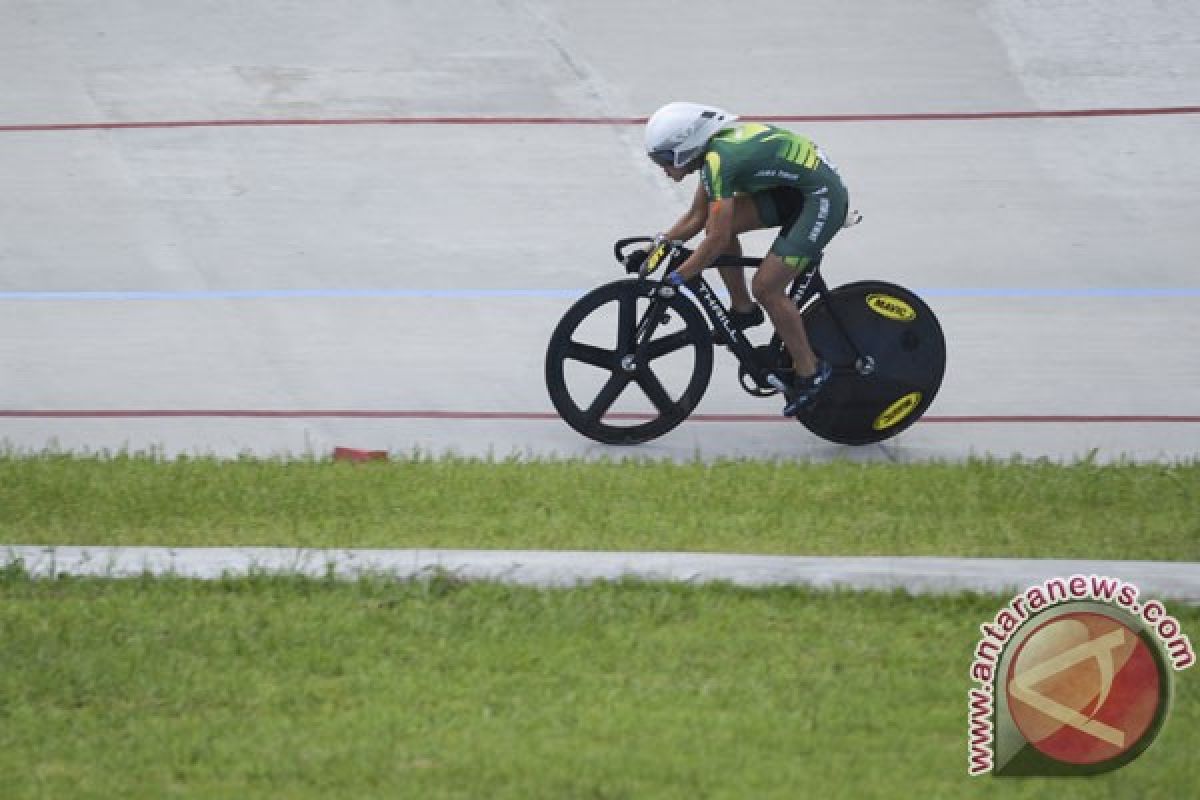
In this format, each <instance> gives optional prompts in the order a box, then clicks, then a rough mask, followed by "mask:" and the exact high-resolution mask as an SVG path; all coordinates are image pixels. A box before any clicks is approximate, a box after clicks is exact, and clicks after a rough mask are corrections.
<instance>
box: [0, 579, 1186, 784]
mask: <svg viewBox="0 0 1200 800" xmlns="http://www.w3.org/2000/svg"><path fill="white" fill-rule="evenodd" d="M1005 599H1006V598H1000V597H995V598H992V597H977V596H960V597H951V598H946V597H943V598H937V599H934V598H912V597H908V596H905V595H901V594H876V593H867V594H848V593H817V592H810V591H803V590H784V589H775V590H758V591H749V590H737V589H732V588H729V587H722V586H716V587H705V588H698V587H679V586H662V585H644V584H623V585H596V586H591V587H588V588H582V589H575V590H568V591H535V590H528V589H517V588H505V587H501V586H496V585H488V584H472V585H462V584H457V583H454V582H451V581H448V580H444V579H438V580H434V581H431V582H427V583H415V584H397V583H390V582H385V581H375V580H368V581H360V582H355V583H336V582H329V581H313V580H302V579H283V578H270V579H269V578H249V579H239V580H226V581H219V582H211V583H202V582H187V581H182V580H169V579H161V580H159V579H144V580H133V581H99V580H67V579H64V580H57V581H41V582H38V581H30V580H28V579H27V578H26V577H24V576H23V575H22V574H21V573H20V572H19V571H17V570H11V569H10V570H9V571H8V572H7V573H6V574H2V573H0V641H2V642H3V648H2V649H0V776H2V778H0V780H2V782H3V785H4V790H3V795H4V797H5V798H7V799H8V800H21V799H23V798H41V797H45V798H62V797H70V798H73V799H75V800H78V799H80V798H112V797H120V798H125V799H127V800H133V799H135V798H163V797H197V798H214V797H217V798H226V797H227V798H259V797H263V798H266V797H272V798H274V797H287V798H298V799H301V800H302V799H303V798H328V797H347V798H374V797H381V798H382V797H386V798H401V797H403V798H409V797H412V798H484V797H486V798H521V799H522V800H526V799H528V798H687V799H688V800H694V799H696V798H776V797H778V798H789V800H790V799H791V798H796V797H832V798H843V797H844V798H873V797H881V798H896V797H903V798H910V797H911V798H971V797H988V798H990V797H1004V798H1007V797H1025V798H1035V797H1048V796H1054V797H1061V798H1076V797H1113V798H1124V797H1179V796H1183V795H1184V794H1186V793H1187V791H1190V789H1193V788H1194V786H1195V776H1196V772H1195V753H1196V752H1197V751H1198V750H1200V693H1198V691H1197V687H1198V686H1200V684H1197V682H1196V681H1195V680H1194V678H1195V676H1193V675H1191V674H1188V673H1184V674H1182V675H1181V676H1179V679H1178V680H1177V683H1176V700H1175V705H1174V709H1173V713H1172V715H1171V718H1170V719H1169V720H1168V723H1167V727H1166V728H1165V730H1164V731H1163V733H1162V735H1161V736H1160V738H1159V739H1158V741H1157V742H1156V743H1155V744H1154V746H1153V747H1152V748H1151V750H1150V751H1149V752H1148V753H1146V754H1145V755H1144V756H1143V757H1142V758H1141V759H1139V760H1138V761H1137V762H1135V763H1134V764H1132V765H1130V766H1128V767H1126V768H1125V769H1123V770H1121V771H1119V772H1116V773H1113V774H1110V775H1107V776H1103V777H1100V778H1096V779H1090V780H1074V781H1061V780H1060V781H1047V780H1041V779H1035V780H1017V781H1014V780H1008V781H1005V780H1000V779H992V778H974V779H971V778H968V777H967V776H966V693H967V689H968V687H969V679H968V676H967V670H968V665H969V663H970V660H971V655H972V652H973V649H974V646H975V644H976V641H977V639H978V636H979V631H978V627H977V626H978V625H979V624H980V623H981V622H984V621H986V620H988V619H990V618H991V617H992V616H993V615H994V613H995V612H996V610H997V609H998V608H999V607H1000V605H1001V604H1002V603H1003V602H1004V600H1005ZM1171 611H1172V613H1174V614H1175V615H1176V616H1178V617H1179V619H1180V620H1181V622H1182V624H1183V626H1184V630H1185V631H1190V632H1191V633H1192V634H1193V636H1195V635H1196V634H1197V632H1200V610H1198V609H1195V608H1187V607H1176V608H1172V609H1171Z"/></svg>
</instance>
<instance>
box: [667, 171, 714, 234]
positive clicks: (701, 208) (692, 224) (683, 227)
mask: <svg viewBox="0 0 1200 800" xmlns="http://www.w3.org/2000/svg"><path fill="white" fill-rule="evenodd" d="M707 221H708V194H706V193H705V191H704V184H703V183H702V184H700V185H699V186H697V187H696V196H695V197H693V198H692V206H691V208H689V209H688V210H687V211H685V212H684V214H683V216H682V217H680V218H679V221H678V222H676V223H675V224H674V225H672V226H671V227H670V228H667V230H666V231H665V232H664V233H663V235H664V236H665V237H666V238H668V239H670V240H672V241H676V242H686V241H687V240H689V239H691V238H692V237H693V236H695V235H696V234H697V233H699V232H700V231H702V230H704V224H705V223H706V222H707Z"/></svg>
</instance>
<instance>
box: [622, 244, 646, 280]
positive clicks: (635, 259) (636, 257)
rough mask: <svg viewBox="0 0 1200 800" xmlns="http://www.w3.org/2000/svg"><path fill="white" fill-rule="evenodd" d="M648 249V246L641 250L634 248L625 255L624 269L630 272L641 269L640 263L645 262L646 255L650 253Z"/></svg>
mask: <svg viewBox="0 0 1200 800" xmlns="http://www.w3.org/2000/svg"><path fill="white" fill-rule="evenodd" d="M650 250H651V248H649V247H647V248H645V249H643V250H634V251H633V252H632V253H629V254H628V255H627V256H625V271H626V272H628V273H630V274H632V273H634V272H638V271H639V270H641V268H642V265H643V264H645V263H646V256H648V255H650Z"/></svg>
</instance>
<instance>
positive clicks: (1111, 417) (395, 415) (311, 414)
mask: <svg viewBox="0 0 1200 800" xmlns="http://www.w3.org/2000/svg"><path fill="white" fill-rule="evenodd" d="M189 418H191V419H425V420H459V421H465V422H484V421H488V420H500V421H507V422H522V421H533V422H539V421H545V420H557V419H558V418H559V417H558V415H557V414H555V413H554V412H552V411H436V410H395V411H387V410H379V411H370V410H350V409H342V410H296V411H284V410H273V409H67V410H47V411H36V410H7V411H6V410H0V419H189ZM606 418H607V419H616V420H631V421H636V420H646V419H652V415H650V414H638V413H617V414H608V415H607V416H606ZM688 421H689V422H791V420H788V419H785V418H784V417H782V416H779V415H776V414H693V415H692V416H690V417H688ZM921 422H929V423H935V424H947V423H950V424H979V425H993V424H1177V423H1200V416H1189V415H1171V414H980V415H961V416H960V415H948V416H934V415H931V416H925V417H922V418H921Z"/></svg>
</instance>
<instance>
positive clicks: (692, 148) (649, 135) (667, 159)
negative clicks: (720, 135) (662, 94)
mask: <svg viewBox="0 0 1200 800" xmlns="http://www.w3.org/2000/svg"><path fill="white" fill-rule="evenodd" d="M736 120H737V117H736V116H734V115H733V114H730V113H729V112H728V111H722V110H721V109H719V108H716V107H715V106H706V105H700V104H699V103H667V104H666V105H665V106H663V107H662V108H660V109H659V110H658V111H655V112H654V114H653V115H652V116H651V117H650V119H649V120H647V121H646V155H648V156H650V158H651V159H652V160H653V161H654V162H655V163H656V164H661V165H663V166H667V165H671V166H676V167H682V166H685V165H687V164H689V163H691V162H692V161H694V160H695V159H696V157H697V156H699V155H700V154H701V153H703V152H704V147H705V145H707V144H708V140H709V139H711V138H712V137H713V136H714V135H716V134H717V132H719V131H720V130H721V129H722V128H726V127H729V125H730V124H731V123H733V122H734V121H736Z"/></svg>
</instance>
